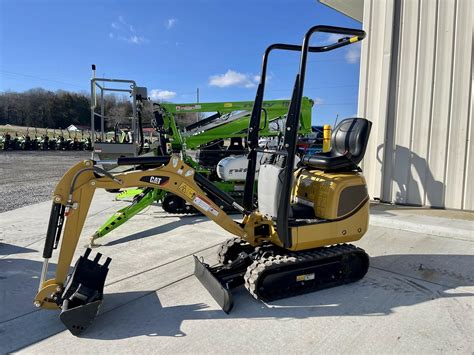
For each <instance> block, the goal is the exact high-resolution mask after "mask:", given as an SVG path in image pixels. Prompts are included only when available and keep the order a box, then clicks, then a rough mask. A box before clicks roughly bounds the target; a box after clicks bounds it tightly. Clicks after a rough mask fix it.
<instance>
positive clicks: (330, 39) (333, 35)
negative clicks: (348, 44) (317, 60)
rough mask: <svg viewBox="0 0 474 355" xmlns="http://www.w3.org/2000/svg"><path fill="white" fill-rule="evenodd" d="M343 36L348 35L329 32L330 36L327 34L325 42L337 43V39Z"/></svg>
mask: <svg viewBox="0 0 474 355" xmlns="http://www.w3.org/2000/svg"><path fill="white" fill-rule="evenodd" d="M343 37H347V36H345V35H341V34H337V33H328V36H327V38H326V40H324V41H323V42H324V44H331V43H337V41H339V39H341V38H343Z"/></svg>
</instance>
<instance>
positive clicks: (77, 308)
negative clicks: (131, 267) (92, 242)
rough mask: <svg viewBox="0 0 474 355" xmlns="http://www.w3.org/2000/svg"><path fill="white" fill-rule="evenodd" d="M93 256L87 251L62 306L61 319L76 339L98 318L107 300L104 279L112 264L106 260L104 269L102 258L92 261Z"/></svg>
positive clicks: (75, 269)
mask: <svg viewBox="0 0 474 355" xmlns="http://www.w3.org/2000/svg"><path fill="white" fill-rule="evenodd" d="M90 253H91V249H89V248H87V249H86V251H85V253H84V255H83V256H81V257H79V260H77V262H76V265H75V266H74V269H73V270H72V273H71V275H69V277H68V280H67V282H66V285H65V287H64V291H63V294H62V295H61V299H60V303H59V304H60V305H61V308H62V312H61V314H60V315H59V318H60V319H61V321H62V322H63V323H64V325H65V326H66V327H67V329H68V330H69V331H70V332H71V333H72V334H73V335H78V334H80V333H81V332H82V331H84V330H85V329H87V328H88V327H89V326H90V324H91V323H92V321H93V320H94V318H95V317H96V315H97V313H98V311H99V307H100V305H101V304H102V300H103V298H104V285H105V279H106V277H107V273H108V271H109V264H110V262H111V260H112V259H110V258H107V259H106V260H105V262H104V264H102V265H101V264H99V260H100V258H101V257H102V254H101V253H97V255H96V256H95V258H94V260H90V259H88V257H89V255H90Z"/></svg>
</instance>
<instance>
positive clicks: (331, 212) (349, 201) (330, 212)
mask: <svg viewBox="0 0 474 355" xmlns="http://www.w3.org/2000/svg"><path fill="white" fill-rule="evenodd" d="M293 191H294V195H293V201H294V202H295V203H299V204H302V205H306V206H310V207H313V209H314V214H315V217H316V218H322V219H329V220H331V219H338V218H342V217H345V216H348V215H350V214H351V213H352V212H354V211H355V210H356V209H357V208H358V207H360V206H361V205H362V204H363V203H364V202H366V201H367V199H368V193H367V186H366V183H365V179H364V177H363V176H362V175H361V174H359V173H357V172H341V173H325V172H324V171H321V170H306V169H302V170H299V171H298V172H297V174H296V176H295V187H294V190H293Z"/></svg>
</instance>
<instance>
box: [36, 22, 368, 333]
mask: <svg viewBox="0 0 474 355" xmlns="http://www.w3.org/2000/svg"><path fill="white" fill-rule="evenodd" d="M316 32H323V33H336V34H340V35H343V36H345V37H343V38H341V39H339V40H338V41H337V42H335V43H331V44H327V45H323V46H311V47H310V46H309V41H310V38H311V36H312V35H313V34H314V33H316ZM364 37H365V32H364V31H362V30H356V29H348V28H341V27H330V26H315V27H312V28H311V29H309V30H308V32H307V33H306V35H305V36H304V40H303V44H302V46H299V45H289V44H274V45H271V46H270V47H268V48H267V50H266V51H265V55H264V57H263V64H262V72H261V76H260V83H259V85H258V88H257V94H256V99H255V103H254V106H253V109H252V115H251V119H250V124H249V128H248V137H247V140H248V145H249V154H248V167H247V176H246V184H245V189H244V199H243V203H242V204H240V203H238V202H237V201H235V200H234V199H233V198H232V197H231V196H229V195H228V194H226V193H225V192H223V191H221V190H220V189H218V188H217V187H216V186H215V185H214V184H213V183H212V182H210V181H209V180H208V179H206V178H205V177H204V176H202V175H201V174H200V173H199V172H197V171H196V170H195V169H193V168H192V167H190V166H189V165H187V164H186V163H185V162H184V161H183V160H182V159H181V157H180V155H179V154H172V155H171V156H156V157H123V158H118V159H116V160H114V161H113V162H112V163H113V164H117V165H119V166H135V167H136V170H134V171H129V172H125V173H119V174H111V173H110V172H108V171H106V170H104V169H102V168H100V167H99V166H98V164H106V163H107V162H104V161H102V162H98V161H93V160H86V161H83V162H81V163H78V164H77V165H75V166H74V167H72V168H71V169H70V170H69V171H68V172H66V174H65V175H64V177H63V178H62V179H61V181H60V182H59V184H58V185H57V187H56V189H55V192H54V196H53V205H52V210H51V216H50V222H49V226H48V232H47V235H46V242H45V247H44V250H43V257H44V265H43V270H42V273H41V279H40V287H39V291H38V293H37V295H36V297H35V301H34V303H35V305H36V306H37V307H41V308H47V309H58V308H60V309H61V314H60V319H61V320H62V322H63V323H64V324H65V325H66V327H67V328H68V329H69V330H70V331H71V332H72V333H73V334H79V333H81V332H82V331H84V330H85V329H86V328H87V327H88V326H89V325H90V323H91V322H92V320H93V319H94V318H95V316H96V314H97V313H98V310H99V307H100V305H101V303H102V301H103V293H104V284H105V278H106V276H107V272H108V268H109V264H110V262H111V259H110V258H106V260H105V262H103V263H102V264H100V263H99V261H100V259H101V256H102V255H101V254H99V253H98V254H97V255H96V257H95V258H94V259H93V260H91V259H89V258H88V257H89V255H90V252H91V250H90V249H87V250H86V252H85V255H84V256H81V257H80V258H79V260H78V261H77V263H76V265H75V266H74V269H73V270H72V273H71V274H70V276H69V277H67V276H68V272H69V268H70V264H71V261H72V258H73V255H74V252H75V250H76V247H77V245H78V240H79V236H80V234H81V231H82V228H83V225H84V222H85V219H86V216H87V212H88V210H89V206H90V203H91V200H92V197H93V194H94V191H95V189H97V188H102V189H117V188H126V187H137V186H139V187H145V188H148V187H149V188H155V187H159V188H161V189H163V190H166V191H169V192H172V193H174V194H176V195H177V196H179V197H181V198H182V199H184V200H186V201H187V202H189V203H190V204H192V205H193V207H195V208H196V209H198V210H199V211H200V212H201V213H203V214H204V215H206V216H207V217H209V218H210V219H211V220H213V221H214V222H215V223H216V224H218V225H219V226H221V227H222V228H223V229H225V230H227V231H228V232H230V233H232V234H234V235H235V236H236V237H237V238H238V239H233V240H231V241H227V242H225V243H224V244H223V245H222V247H221V249H220V252H219V257H220V260H221V261H222V264H220V265H217V266H214V267H211V266H209V265H207V264H205V263H204V262H203V261H201V260H199V259H198V258H197V257H195V275H196V276H197V278H198V279H199V280H200V281H201V283H202V284H203V285H204V286H205V287H206V289H207V290H208V291H209V292H210V293H211V295H212V296H213V297H214V299H215V300H216V302H217V303H218V304H219V305H220V306H221V307H222V309H223V310H224V311H225V312H229V311H230V310H231V309H232V306H233V300H232V294H231V289H232V288H233V287H235V286H238V285H242V284H244V286H245V288H246V289H247V290H248V291H249V292H250V294H251V295H252V296H254V297H255V298H257V299H261V300H264V301H271V300H275V299H279V298H284V297H289V296H295V295H299V294H303V293H306V292H312V291H315V290H319V289H323V288H328V287H333V286H337V285H342V284H346V283H349V282H354V281H357V280H359V279H361V278H362V277H363V276H364V275H365V274H366V272H367V270H368V266H369V258H368V256H367V254H366V253H365V252H364V251H363V250H362V249H360V248H357V247H355V246H352V245H350V244H346V243H348V242H352V241H356V240H359V239H360V238H362V236H363V235H364V234H365V232H366V231H367V228H368V219H369V197H368V194H367V187H366V183H365V179H364V177H363V175H362V174H361V170H360V168H359V167H358V163H359V162H360V161H361V159H362V158H363V156H364V153H365V148H366V145H367V141H368V137H369V133H370V128H371V123H370V122H369V121H367V120H366V119H363V118H350V119H346V120H343V121H341V122H340V123H339V124H338V125H337V126H336V127H335V128H334V132H333V134H332V142H331V143H332V144H331V150H330V151H329V152H326V153H321V154H312V155H306V156H304V157H303V159H302V160H301V162H300V163H299V165H298V168H297V169H296V171H294V162H295V152H296V143H297V137H298V124H299V117H300V113H301V102H302V97H303V88H304V83H305V74H306V64H307V57H308V52H313V53H318V52H328V51H331V50H334V49H337V48H341V47H344V46H347V45H349V44H352V43H355V42H358V41H360V40H362V39H363V38H364ZM274 50H290V51H300V52H301V61H300V68H299V71H298V74H297V75H296V80H295V84H294V88H293V93H292V96H291V103H290V105H289V108H288V113H287V115H286V122H285V130H284V132H285V133H284V137H283V139H282V141H281V144H280V145H279V146H278V147H276V148H261V147H259V146H258V141H259V126H260V119H261V111H262V104H263V95H264V91H265V81H266V73H267V60H268V56H269V54H270V53H271V52H272V51H274ZM259 153H261V154H263V158H262V164H261V166H260V172H259V174H260V175H259V182H258V193H257V197H258V207H256V206H255V203H254V201H255V199H254V191H255V189H254V184H255V175H256V165H257V155H258V154H259ZM215 200H222V201H225V202H226V203H227V204H228V205H230V206H232V207H233V208H234V209H235V210H236V211H239V212H240V213H242V215H243V219H242V221H240V222H235V221H234V220H233V219H232V218H230V216H229V215H228V214H227V213H226V212H224V211H223V210H222V209H221V208H220V206H219V204H217V203H215V202H214V201H215ZM63 227H64V233H61V231H62V229H63ZM61 235H62V236H63V237H62V239H63V240H62V242H61V243H60V240H61ZM59 244H61V246H60V253H59V258H58V263H57V267H56V270H55V276H54V278H52V279H49V280H45V278H46V275H47V271H48V262H49V260H50V258H51V256H52V252H53V250H54V249H56V248H57V247H58V246H59Z"/></svg>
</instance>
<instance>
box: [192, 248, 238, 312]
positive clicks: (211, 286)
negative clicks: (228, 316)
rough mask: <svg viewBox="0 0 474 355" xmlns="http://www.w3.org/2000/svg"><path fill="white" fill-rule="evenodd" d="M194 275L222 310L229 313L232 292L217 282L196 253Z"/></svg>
mask: <svg viewBox="0 0 474 355" xmlns="http://www.w3.org/2000/svg"><path fill="white" fill-rule="evenodd" d="M194 275H195V276H196V277H197V278H198V280H199V281H201V284H202V285H203V286H204V287H205V288H206V289H207V291H208V292H209V293H210V294H211V296H212V297H213V298H214V299H215V300H216V302H217V304H218V305H219V306H220V307H221V308H222V310H223V311H224V312H225V313H229V312H230V311H231V310H232V307H233V306H234V300H233V298H232V293H231V292H230V291H229V290H228V289H227V288H226V287H224V286H223V285H222V284H221V283H220V282H219V280H218V279H217V278H216V277H215V276H214V275H213V274H212V272H211V271H210V270H209V268H208V266H207V265H206V264H203V263H202V262H201V261H200V260H199V259H198V258H197V256H196V255H194Z"/></svg>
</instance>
